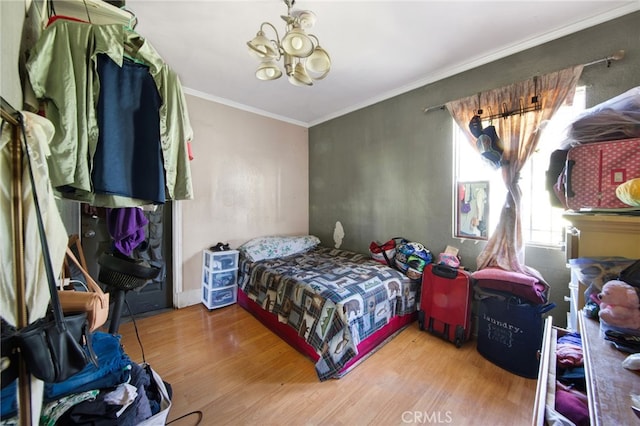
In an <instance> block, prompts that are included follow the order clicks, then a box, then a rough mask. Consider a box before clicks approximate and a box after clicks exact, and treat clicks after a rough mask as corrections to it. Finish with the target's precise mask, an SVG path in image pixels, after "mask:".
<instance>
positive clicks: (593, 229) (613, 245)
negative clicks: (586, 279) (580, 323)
mask: <svg viewBox="0 0 640 426" xmlns="http://www.w3.org/2000/svg"><path fill="white" fill-rule="evenodd" d="M563 217H564V218H565V219H567V220H568V221H569V222H570V223H571V227H570V228H569V229H568V232H567V261H568V260H569V259H575V258H578V257H602V256H621V257H627V258H630V259H640V216H627V215H615V214H604V213H593V214H587V213H565V214H564V216H563ZM585 290H586V286H585V285H584V284H583V283H581V282H580V281H579V280H578V278H577V276H576V273H575V272H574V271H572V272H571V282H570V283H569V295H570V296H569V297H570V301H569V302H570V303H569V306H570V312H569V318H568V319H567V324H568V327H569V328H571V329H577V312H578V310H579V309H582V307H583V306H584V292H585Z"/></svg>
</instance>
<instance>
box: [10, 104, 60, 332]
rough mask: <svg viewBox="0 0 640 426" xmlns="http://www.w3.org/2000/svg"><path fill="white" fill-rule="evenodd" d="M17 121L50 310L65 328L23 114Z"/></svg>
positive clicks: (58, 322) (57, 322)
mask: <svg viewBox="0 0 640 426" xmlns="http://www.w3.org/2000/svg"><path fill="white" fill-rule="evenodd" d="M17 119H18V122H19V123H20V129H21V131H22V138H23V140H24V152H25V155H26V157H27V166H28V167H27V170H29V179H30V181H31V192H32V193H33V204H34V207H35V209H36V218H37V222H38V232H39V234H40V245H41V246H42V260H43V262H44V269H45V272H46V274H47V283H48V284H49V293H50V294H51V310H52V311H53V317H54V319H55V321H56V324H57V325H58V327H60V329H61V330H64V329H66V325H65V323H64V315H63V313H62V305H60V298H59V297H58V289H57V287H56V278H55V275H54V274H53V267H52V266H51V254H50V253H49V244H48V243H47V236H46V233H45V230H44V224H43V223H42V211H41V210H40V203H39V202H38V193H37V189H36V182H35V179H34V177H33V166H32V164H31V155H30V154H29V146H28V145H27V132H26V130H25V125H24V116H23V115H22V114H18V117H17Z"/></svg>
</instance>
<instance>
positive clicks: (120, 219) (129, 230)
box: [107, 207, 149, 256]
mask: <svg viewBox="0 0 640 426" xmlns="http://www.w3.org/2000/svg"><path fill="white" fill-rule="evenodd" d="M148 223H149V220H148V219H147V217H146V216H145V214H144V212H143V211H142V209H140V208H138V207H125V208H119V209H107V229H108V231H109V235H110V236H111V239H112V240H113V245H114V247H115V248H116V250H118V251H119V252H120V253H122V254H124V255H126V256H131V253H133V250H134V249H136V248H137V247H138V246H140V244H142V243H143V242H144V241H145V239H146V233H145V227H146V226H147V224H148Z"/></svg>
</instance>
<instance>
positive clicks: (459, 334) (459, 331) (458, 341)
mask: <svg viewBox="0 0 640 426" xmlns="http://www.w3.org/2000/svg"><path fill="white" fill-rule="evenodd" d="M453 343H455V345H456V348H459V347H460V346H462V343H464V327H462V326H461V325H459V326H457V327H456V338H455V340H454V342H453Z"/></svg>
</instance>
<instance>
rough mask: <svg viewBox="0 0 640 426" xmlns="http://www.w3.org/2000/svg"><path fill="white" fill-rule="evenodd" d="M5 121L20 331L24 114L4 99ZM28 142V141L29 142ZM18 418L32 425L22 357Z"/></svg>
mask: <svg viewBox="0 0 640 426" xmlns="http://www.w3.org/2000/svg"><path fill="white" fill-rule="evenodd" d="M0 100H1V105H0V106H1V108H0V112H1V115H2V119H3V120H5V121H7V122H8V123H9V124H10V125H11V146H10V149H11V169H12V174H11V200H12V204H11V222H12V223H11V225H12V226H11V228H12V230H13V260H14V261H13V277H14V279H15V286H16V301H15V303H16V328H17V329H21V328H23V327H26V326H27V325H28V317H27V301H26V297H25V285H26V278H25V267H24V238H23V237H24V217H23V215H24V213H23V209H22V146H21V144H20V129H21V117H20V112H19V111H17V110H16V109H15V108H14V107H12V106H11V105H10V104H9V103H8V102H7V101H5V99H4V98H3V97H0ZM25 142H26V141H25ZM18 384H19V385H18V401H19V404H18V406H19V411H18V418H19V419H20V424H21V425H24V426H28V425H31V424H32V422H31V385H30V378H29V373H28V372H27V366H26V364H25V363H24V360H23V359H22V357H19V361H18Z"/></svg>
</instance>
